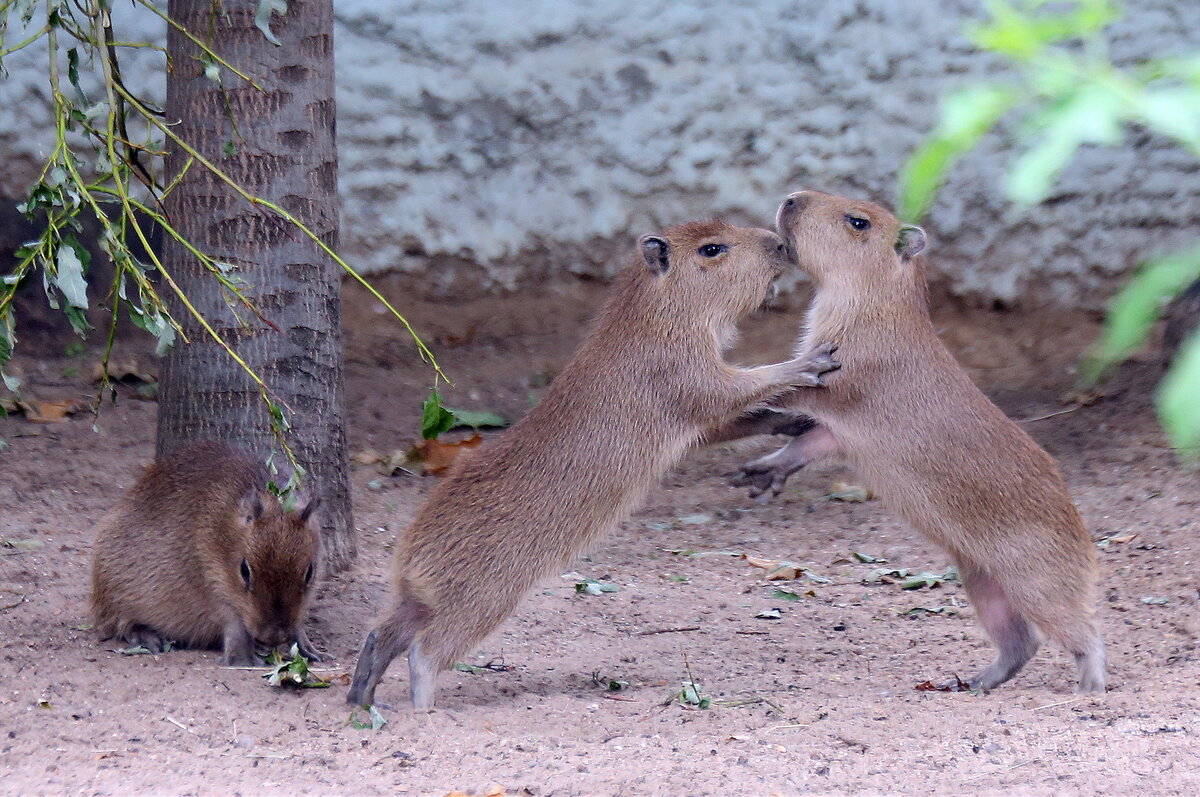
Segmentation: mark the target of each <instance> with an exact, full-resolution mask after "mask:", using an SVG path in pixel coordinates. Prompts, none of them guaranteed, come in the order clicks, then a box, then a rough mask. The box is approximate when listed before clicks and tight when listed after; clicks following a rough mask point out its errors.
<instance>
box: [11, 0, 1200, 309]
mask: <svg viewBox="0 0 1200 797" xmlns="http://www.w3.org/2000/svg"><path fill="white" fill-rule="evenodd" d="M1051 5H1053V4H1051ZM1125 11H1126V13H1125V15H1124V17H1123V19H1121V20H1119V21H1118V22H1116V23H1115V24H1114V25H1113V26H1112V27H1111V28H1110V29H1109V31H1108V42H1109V46H1110V50H1109V55H1110V56H1111V59H1112V61H1113V63H1115V64H1116V65H1118V66H1121V65H1128V64H1132V63H1138V62H1141V61H1144V60H1146V59H1148V58H1151V57H1153V58H1161V57H1164V56H1169V55H1173V54H1178V55H1182V54H1186V53H1189V52H1190V53H1194V52H1197V51H1200V25H1198V24H1196V18H1197V13H1198V11H1200V8H1198V7H1197V5H1196V3H1195V2H1190V1H1189V2H1179V1H1178V0H1130V2H1127V3H1126V4H1125ZM335 15H336V29H335V30H336V36H335V42H336V69H337V72H336V75H337V104H338V133H339V136H338V138H339V142H338V143H339V157H340V190H341V194H342V197H343V202H344V204H343V212H342V250H343V254H344V255H345V256H346V258H347V260H349V262H350V263H351V264H352V265H355V266H358V267H361V268H362V269H363V270H364V271H367V272H381V271H388V270H392V271H395V272H398V273H399V274H400V275H401V276H400V277H398V278H396V279H398V283H397V284H398V285H399V286H401V288H402V289H403V291H404V292H405V293H406V294H408V295H410V296H412V297H413V298H428V299H439V298H446V297H449V296H454V297H455V298H458V299H469V298H473V297H482V296H486V295H489V294H494V293H499V292H507V291H514V290H520V289H522V288H523V287H528V286H530V285H533V284H539V285H540V284H545V283H547V282H551V283H554V282H558V281H563V282H564V283H566V284H570V283H573V282H574V281H575V278H577V277H584V278H604V277H607V276H609V275H611V274H612V273H613V271H614V270H615V269H616V268H617V267H619V266H620V265H622V264H623V263H624V261H625V258H626V254H625V253H626V252H627V251H628V250H629V248H630V245H631V242H632V240H633V238H634V237H635V236H637V235H639V234H642V233H645V232H649V231H653V230H656V229H658V228H660V227H662V226H664V225H667V224H670V223H673V222H677V221H680V220H684V219H688V218H694V217H707V216H714V215H716V216H721V217H724V218H726V219H727V220H729V221H732V222H737V223H753V224H760V225H769V224H770V223H771V218H772V214H773V212H774V209H775V206H776V204H777V203H778V202H779V200H780V198H781V197H782V196H783V195H784V194H785V193H787V192H788V191H791V190H794V189H796V188H799V187H812V188H821V189H824V190H829V191H834V192H839V193H848V194H852V195H857V196H863V197H870V198H873V199H877V200H880V201H882V202H884V203H886V204H894V203H895V200H896V184H897V173H898V171H899V170H900V168H901V166H902V164H903V162H904V160H905V159H906V157H907V156H908V155H909V154H910V153H911V152H912V150H913V149H914V148H915V147H916V146H917V145H918V144H919V143H920V141H921V140H922V138H923V137H924V136H926V135H927V134H928V133H929V131H930V130H931V129H933V128H934V126H935V124H936V122H937V119H938V108H939V100H940V98H942V97H943V96H944V95H945V94H946V93H947V92H950V91H952V90H954V89H956V88H959V87H962V86H967V85H971V84H973V83H978V82H980V81H985V80H993V79H998V78H1004V77H1005V75H1006V73H1007V72H1008V71H1009V69H1010V67H1009V66H1008V64H1009V62H1008V61H1006V60H1005V59H1002V58H999V57H997V56H996V55H994V54H989V53H984V52H981V51H980V50H978V49H977V48H976V47H975V46H974V45H973V44H972V43H971V42H970V41H969V40H968V39H967V38H966V37H964V35H963V29H964V26H965V25H967V24H968V23H969V22H970V21H972V20H975V19H984V18H986V14H985V12H984V8H983V6H982V5H981V4H980V3H977V2H974V1H973V0H935V1H934V2H920V3H907V2H871V3H864V2H860V1H859V0H822V2H775V1H774V0H771V1H768V0H760V1H759V2H754V1H751V0H748V1H746V2H728V1H726V2H702V1H697V2H686V3H683V2H666V1H665V0H646V1H645V2H641V3H624V2H604V1H601V0H596V1H595V2H592V3H587V4H576V3H563V2H558V1H557V0H514V1H513V2H506V3H494V2H483V0H460V1H459V2H416V1H415V0H410V1H409V2H380V1H379V0H339V2H338V3H337V4H336V7H335ZM114 17H115V25H116V26H117V27H118V29H119V30H120V31H122V34H123V35H124V36H125V37H126V38H128V39H130V40H140V39H145V40H150V41H154V40H157V41H159V42H161V41H162V40H163V37H164V34H163V29H164V24H163V22H162V21H161V20H160V19H158V18H157V17H155V16H153V15H152V14H150V13H148V12H146V11H145V10H140V11H139V10H136V9H131V8H130V7H129V6H127V5H125V4H121V3H118V4H117V7H116V8H115V9H114ZM124 58H125V59H126V61H125V67H124V68H125V74H126V79H127V82H128V83H129V84H130V87H131V88H132V89H133V90H134V91H135V93H142V94H144V95H146V96H148V97H151V98H157V99H161V97H162V95H163V87H164V83H165V76H164V71H163V69H162V57H161V55H158V54H155V53H152V52H149V51H145V52H141V53H138V54H133V55H126V56H124ZM44 60H45V51H44V48H41V47H36V48H30V49H29V50H27V51H22V52H19V53H16V54H14V55H12V56H9V57H6V58H5V62H4V64H5V68H6V69H7V70H8V71H9V75H8V77H7V78H6V79H4V80H3V81H0V95H2V105H3V108H4V111H3V113H0V151H3V152H4V153H5V156H6V157H5V169H4V170H3V173H2V174H0V194H2V195H3V196H4V197H6V198H5V199H4V200H3V203H2V204H3V206H4V208H5V209H6V212H5V215H4V218H5V219H11V218H12V217H13V214H12V213H11V211H10V210H9V209H11V207H12V205H13V204H15V202H17V201H19V199H20V198H23V196H24V193H25V191H26V190H27V188H28V186H29V184H30V183H31V182H33V181H34V179H35V178H36V176H37V173H38V170H39V168H40V166H41V163H42V162H43V160H44V157H45V155H46V152H47V149H48V147H50V146H51V145H52V144H53V129H52V127H51V126H50V123H49V120H50V111H49V104H48V103H49V101H48V98H47V93H46V86H45V84H46V77H45V64H44ZM1012 133H1013V130H1011V129H1007V128H1006V127H1005V125H1004V124H1001V126H1000V128H999V130H998V131H996V132H993V133H990V134H988V135H987V136H986V137H985V138H984V139H983V141H982V142H981V145H980V146H979V147H978V148H977V149H975V150H974V151H972V152H970V153H968V154H967V155H965V157H963V159H962V160H961V161H960V162H959V163H958V164H957V165H956V166H955V167H954V168H953V169H952V170H951V171H950V172H949V176H948V180H947V182H946V184H945V189H944V190H943V191H942V192H941V193H940V194H939V195H938V199H937V201H936V202H935V203H934V205H933V206H932V208H931V211H930V212H929V214H928V215H927V217H926V218H925V219H924V223H925V225H926V227H927V229H929V231H930V233H931V239H932V240H931V249H930V254H931V260H932V264H933V267H934V274H935V279H936V280H937V281H938V282H939V283H941V285H942V287H943V288H944V289H945V290H946V291H948V292H949V293H951V294H954V295H956V296H961V297H964V299H966V300H967V301H968V302H969V303H970V304H972V305H977V306H983V307H992V306H998V307H1010V306H1022V307H1028V308H1036V307H1040V306H1056V307H1076V308H1085V309H1096V308H1099V307H1101V306H1102V305H1103V303H1104V301H1105V300H1106V299H1107V297H1109V296H1110V295H1111V294H1112V293H1113V292H1114V291H1115V290H1116V289H1117V287H1118V286H1119V285H1120V281H1119V280H1118V279H1116V277H1117V276H1119V275H1122V274H1125V273H1126V272H1128V271H1129V269H1130V268H1131V267H1132V266H1133V265H1134V264H1135V263H1136V262H1137V261H1138V260H1140V259H1142V258H1145V257H1147V256H1148V255H1150V254H1153V253H1155V252H1159V251H1171V250H1175V249H1179V248H1181V247H1183V246H1185V245H1187V244H1189V243H1191V242H1193V241H1194V240H1195V231H1196V230H1197V229H1200V171H1198V170H1200V161H1198V160H1197V158H1196V157H1195V156H1194V155H1192V154H1190V153H1189V152H1187V151H1186V150H1184V149H1182V148H1180V147H1179V146H1177V145H1176V144H1174V143H1172V142H1170V141H1169V140H1167V139H1165V138H1162V137H1159V136H1157V135H1155V134H1153V133H1150V132H1145V131H1139V130H1134V131H1133V132H1132V133H1131V134H1130V135H1129V136H1128V137H1127V138H1126V139H1125V141H1124V143H1122V144H1121V145H1120V146H1118V147H1116V148H1104V149H1099V148H1096V149H1093V148H1086V147H1085V148H1084V149H1083V150H1082V151H1081V152H1080V153H1079V154H1078V156H1077V157H1075V158H1074V159H1073V160H1072V161H1071V162H1070V163H1069V165H1068V166H1067V168H1066V170H1065V171H1064V172H1063V173H1062V175H1061V177H1060V178H1059V179H1058V180H1057V182H1056V183H1055V184H1054V186H1053V190H1052V192H1051V194H1050V196H1049V198H1048V200H1047V201H1046V202H1044V203H1043V204H1041V205H1039V206H1037V207H1034V208H1032V209H1026V210H1020V209H1014V208H1013V206H1012V205H1011V203H1010V202H1009V200H1008V199H1007V198H1006V197H1005V196H1004V195H1003V192H1002V190H1001V189H1000V185H1001V182H1002V180H1001V178H1002V175H1003V173H1004V170H1005V169H1006V168H1007V166H1008V162H1007V161H1006V159H1005V155H1006V152H1007V151H1008V148H1009V144H1010V140H1009V136H1010V135H1011V134H1012ZM10 200H11V201H10ZM8 237H11V235H10V236H7V237H5V238H4V241H5V243H6V244H7V238H8ZM18 242H19V241H18ZM10 249H11V247H10Z"/></svg>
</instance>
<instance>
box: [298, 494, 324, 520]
mask: <svg viewBox="0 0 1200 797" xmlns="http://www.w3.org/2000/svg"><path fill="white" fill-rule="evenodd" d="M320 505H321V496H319V495H318V496H314V497H313V498H312V499H311V500H310V501H309V502H308V503H307V504H305V505H304V508H303V509H301V510H300V522H301V523H307V522H308V519H309V518H310V517H312V513H313V512H314V511H316V509H317V507H319V506H320Z"/></svg>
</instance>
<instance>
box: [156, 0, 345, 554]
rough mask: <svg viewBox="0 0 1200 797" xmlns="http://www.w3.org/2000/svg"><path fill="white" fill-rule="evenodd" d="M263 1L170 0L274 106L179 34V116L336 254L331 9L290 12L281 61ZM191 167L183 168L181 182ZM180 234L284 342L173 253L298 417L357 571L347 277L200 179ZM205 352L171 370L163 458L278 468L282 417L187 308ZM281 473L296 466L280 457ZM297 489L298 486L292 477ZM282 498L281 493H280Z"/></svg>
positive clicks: (185, 319) (175, 112)
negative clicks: (218, 451) (220, 456)
mask: <svg viewBox="0 0 1200 797" xmlns="http://www.w3.org/2000/svg"><path fill="white" fill-rule="evenodd" d="M257 5H258V4H257V2H254V1H253V0H227V1H226V2H224V3H217V2H212V0H171V1H170V4H169V7H168V13H169V14H170V16H171V17H172V18H173V19H174V20H176V21H177V22H179V23H180V24H182V25H183V26H184V27H185V28H187V29H188V30H189V31H191V32H193V33H194V34H195V35H197V36H198V37H199V38H201V39H203V40H205V41H207V42H209V43H210V46H211V47H212V49H213V50H214V51H215V52H217V53H219V54H220V55H221V57H222V58H224V59H225V60H226V61H228V62H229V63H230V64H233V65H235V66H236V67H238V69H240V70H241V71H242V72H244V73H245V74H247V75H249V76H250V77H251V78H252V79H253V80H254V81H255V82H256V83H257V84H258V85H259V86H261V88H262V90H259V89H256V88H254V87H251V86H248V85H246V83H245V82H244V81H242V80H241V79H240V78H238V77H237V76H236V75H233V74H231V73H230V72H229V71H228V70H226V69H224V68H222V69H221V70H220V77H221V85H218V84H217V83H216V82H214V81H213V80H212V79H211V78H210V77H208V76H206V74H205V64H204V63H203V61H202V60H201V55H202V54H201V51H200V50H199V48H197V47H196V46H195V45H193V44H192V43H191V42H189V41H188V40H187V39H186V38H185V37H184V36H183V35H182V34H181V33H179V31H177V30H175V29H171V30H170V31H169V34H168V39H167V47H168V51H169V53H170V56H171V62H172V68H171V71H170V73H169V74H168V78H167V104H166V115H167V118H168V121H169V122H172V123H176V122H177V123H178V124H177V126H176V127H175V128H174V129H175V130H176V131H177V132H178V134H179V135H180V137H181V138H182V139H183V140H184V141H187V142H189V143H190V144H191V145H192V146H193V147H195V148H196V149H197V150H198V151H199V152H200V153H201V154H202V155H203V156H204V157H205V158H207V159H208V160H209V161H210V162H212V163H214V164H216V165H217V166H218V167H219V168H220V169H221V170H223V171H224V172H226V173H227V174H228V175H230V176H231V177H232V178H233V179H234V180H236V181H237V182H238V183H240V184H241V185H242V186H243V187H245V188H246V189H247V190H249V191H250V192H251V193H253V194H256V195H258V196H260V197H263V198H264V199H268V200H271V201H273V202H276V203H278V204H279V205H281V206H282V207H284V208H285V209H287V210H288V211H289V212H291V213H292V214H294V215H295V216H297V217H298V218H299V219H300V220H301V221H303V222H304V223H305V224H307V225H308V226H309V227H310V228H311V229H312V230H313V231H314V232H316V233H317V234H318V235H319V236H320V237H321V238H322V240H323V241H324V242H325V243H326V244H328V245H329V246H330V247H335V246H336V245H337V237H338V212H339V205H338V195H337V148H336V142H335V125H334V96H333V86H334V84H333V74H334V70H333V8H332V0H290V2H289V3H288V10H287V13H286V14H284V15H282V16H278V15H277V16H274V17H273V18H272V21H271V30H272V32H273V34H274V35H275V36H276V37H277V38H278V40H279V42H280V46H276V45H274V44H272V43H270V42H269V41H268V40H267V38H266V37H265V36H264V34H263V32H262V31H260V30H259V29H258V28H256V27H255V11H256V10H257ZM186 162H187V155H186V153H183V152H181V151H179V150H174V151H173V152H172V153H171V154H170V155H169V157H168V163H167V179H168V180H170V179H172V178H173V177H174V176H176V175H177V174H179V172H180V170H181V169H182V168H183V167H184V165H185V163H186ZM167 211H168V214H169V218H170V221H171V223H172V224H173V225H174V226H175V228H176V229H178V230H179V231H180V232H181V233H182V234H183V235H184V236H185V237H186V238H187V239H188V240H189V241H191V242H192V244H193V245H195V246H196V247H197V248H198V249H200V250H201V251H204V252H206V253H208V254H210V255H211V256H213V257H214V258H215V259H217V260H218V261H221V262H223V263H228V264H230V265H232V266H233V267H234V270H233V271H232V272H231V275H232V276H237V277H240V278H241V279H242V280H244V281H245V283H246V285H245V287H244V291H245V293H246V294H247V296H248V297H249V298H250V299H251V300H252V301H253V302H254V303H255V305H257V306H258V307H259V308H260V309H261V310H262V312H263V314H264V315H265V316H266V317H267V318H269V319H270V321H271V322H272V323H273V324H274V325H275V326H276V327H278V329H277V330H276V329H272V328H271V327H270V326H268V325H267V324H264V323H263V322H262V321H260V320H259V319H258V318H256V317H255V316H254V314H253V313H249V312H248V311H246V310H245V309H244V308H242V307H238V306H237V303H236V302H234V303H232V304H231V303H230V302H229V299H230V298H232V297H230V296H228V295H227V294H226V293H224V292H223V291H222V289H221V288H220V287H219V285H218V283H217V282H216V281H215V280H213V279H212V278H211V276H210V275H208V274H207V272H206V271H205V270H204V269H203V268H202V267H201V265H200V264H199V263H198V262H197V261H196V260H195V258H193V257H191V256H190V255H189V254H188V252H187V251H186V250H185V249H184V248H183V247H182V246H180V245H178V244H176V243H174V242H170V241H169V242H168V243H167V245H166V246H165V251H164V255H165V258H164V263H165V264H166V266H167V268H168V269H169V270H170V274H171V276H172V277H173V278H174V279H175V280H176V281H177V282H178V284H179V286H180V287H181V288H182V289H183V291H184V292H185V293H186V294H187V295H188V296H189V297H190V299H191V301H192V302H193V303H194V305H195V306H196V309H197V310H199V311H200V313H202V314H203V315H204V316H205V317H206V318H208V319H209V320H210V322H211V323H212V325H213V327H214V328H215V329H216V330H217V331H218V332H220V333H221V334H222V335H223V336H224V337H225V339H226V340H227V341H229V342H230V343H231V344H232V345H233V347H234V349H235V350H236V351H237V352H238V354H239V355H240V356H241V357H242V358H243V359H245V361H246V363H247V364H248V365H249V366H250V367H251V368H253V369H254V370H255V371H256V372H257V373H258V374H259V375H260V376H261V377H262V378H263V379H264V380H265V381H266V383H267V384H268V385H269V386H270V388H271V389H272V391H273V393H274V395H275V396H276V397H277V398H278V400H279V403H280V404H281V405H282V406H283V407H284V411H285V412H287V413H288V416H289V420H290V423H291V427H292V428H291V431H290V432H289V433H288V441H289V444H290V445H291V447H292V449H293V451H294V452H295V454H296V456H297V459H298V461H299V462H300V463H301V465H303V467H304V468H305V469H306V470H307V471H308V479H307V480H306V481H305V489H306V490H307V491H308V492H309V493H310V494H311V493H313V492H315V493H316V494H318V495H320V496H321V498H322V505H321V509H320V510H319V515H320V517H321V526H322V529H323V533H324V541H325V550H326V555H327V559H328V563H329V565H330V567H331V569H332V570H334V571H337V570H341V569H344V568H345V567H346V566H347V565H348V564H349V563H350V561H351V560H352V559H353V557H354V552H355V546H354V526H353V521H352V517H351V512H350V494H349V485H348V480H347V474H346V467H345V465H346V436H345V430H344V427H343V388H342V361H341V357H342V346H341V321H340V302H341V283H340V273H339V271H338V269H337V267H336V264H334V263H333V262H331V261H330V259H329V258H328V257H327V256H326V255H324V253H322V252H321V250H320V249H319V248H318V247H317V245H316V244H315V243H314V242H312V241H311V240H310V239H308V238H307V237H306V236H305V235H304V234H303V233H301V232H299V231H298V230H296V229H295V228H294V227H292V226H291V225H289V224H287V223H286V222H285V221H283V220H282V219H280V218H279V217H278V216H277V215H276V214H274V213H272V212H271V211H269V210H266V209H263V208H256V207H254V206H252V205H250V204H249V203H248V202H246V201H245V200H243V199H241V198H239V197H238V196H237V195H236V194H235V193H234V192H233V191H232V190H230V189H229V187H228V186H226V185H225V184H224V183H222V182H221V181H220V179H219V178H217V177H215V176H214V175H212V174H211V173H209V172H207V171H206V170H205V169H204V168H203V167H201V166H199V164H193V166H192V167H191V169H189V171H188V172H187V174H186V176H185V177H184V179H183V181H182V182H181V183H180V184H179V186H178V187H177V188H176V189H175V190H174V191H173V192H172V193H171V194H170V196H169V197H168V200H167ZM172 309H173V312H174V314H175V317H176V318H177V319H179V320H180V321H181V322H182V323H183V326H184V330H185V332H186V334H187V337H188V339H189V340H190V341H191V342H190V344H183V343H182V342H178V343H177V344H176V345H175V347H174V348H173V349H172V350H171V351H170V352H169V354H168V355H167V357H166V361H165V363H164V365H163V368H162V385H161V394H160V404H159V414H158V456H159V457H160V458H161V457H163V456H165V455H167V454H169V453H170V452H171V451H173V450H175V449H176V448H179V447H180V446H182V445H186V444H187V443H189V442H192V441H194V440H199V439H209V440H221V441H224V442H228V443H231V444H233V445H237V446H239V447H241V448H244V449H246V450H247V451H250V452H252V453H254V454H256V455H259V456H262V457H264V458H265V457H266V456H267V455H268V453H269V452H271V451H272V449H273V448H274V446H275V440H274V437H273V435H272V432H271V427H270V423H269V416H268V413H267V412H266V410H265V407H264V404H263V402H262V401H261V398H260V395H259V391H258V388H257V386H256V385H255V384H254V382H253V381H252V380H251V379H250V377H249V376H248V375H247V374H246V373H245V372H244V371H242V369H241V368H240V367H239V366H238V365H237V363H236V362H234V361H233V359H232V358H230V357H229V356H228V355H227V354H226V353H225V352H224V351H223V350H222V349H221V348H220V347H219V346H218V345H217V344H216V343H214V342H213V341H212V340H211V339H210V338H209V337H208V336H207V335H206V334H205V333H204V331H203V330H202V328H201V327H200V326H199V324H197V323H196V322H195V321H194V320H193V319H192V318H191V317H190V315H189V314H188V313H187V312H186V311H185V310H184V308H183V307H181V306H178V305H177V306H175V307H173V308H172ZM274 461H275V462H276V463H279V464H280V465H281V466H286V459H285V458H284V457H282V456H281V455H279V454H277V455H276V456H275V458H274ZM282 478H286V473H284V474H283V475H282V477H281V479H282ZM281 483H282V481H281Z"/></svg>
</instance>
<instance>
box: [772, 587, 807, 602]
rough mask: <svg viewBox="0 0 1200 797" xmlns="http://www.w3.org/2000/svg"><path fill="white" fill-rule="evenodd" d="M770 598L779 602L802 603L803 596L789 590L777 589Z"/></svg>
mask: <svg viewBox="0 0 1200 797" xmlns="http://www.w3.org/2000/svg"><path fill="white" fill-rule="evenodd" d="M771 597H772V598H775V599H777V600H781V601H792V602H795V601H802V600H804V596H803V595H801V594H800V593H798V592H792V591H791V590H790V589H777V590H775V591H774V592H772V593H771Z"/></svg>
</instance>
